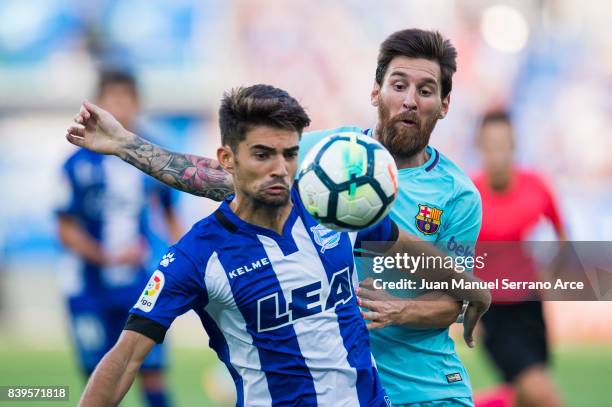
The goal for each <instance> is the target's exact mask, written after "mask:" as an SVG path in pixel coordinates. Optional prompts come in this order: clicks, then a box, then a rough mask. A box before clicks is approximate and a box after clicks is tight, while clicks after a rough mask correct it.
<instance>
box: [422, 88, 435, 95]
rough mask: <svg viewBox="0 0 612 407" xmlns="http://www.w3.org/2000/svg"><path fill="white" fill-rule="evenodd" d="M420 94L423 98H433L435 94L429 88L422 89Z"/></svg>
mask: <svg viewBox="0 0 612 407" xmlns="http://www.w3.org/2000/svg"><path fill="white" fill-rule="evenodd" d="M419 93H420V94H421V96H431V95H432V94H433V92H432V91H431V90H430V89H427V88H422V89H421V90H420V91H419Z"/></svg>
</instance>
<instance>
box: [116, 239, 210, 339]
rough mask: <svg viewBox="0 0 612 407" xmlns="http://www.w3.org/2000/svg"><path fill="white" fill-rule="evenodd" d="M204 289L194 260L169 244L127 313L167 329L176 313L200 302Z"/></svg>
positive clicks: (180, 312) (201, 301) (202, 299)
mask: <svg viewBox="0 0 612 407" xmlns="http://www.w3.org/2000/svg"><path fill="white" fill-rule="evenodd" d="M201 281H202V283H200V282H201ZM204 293H205V289H204V287H203V278H202V279H200V278H199V275H198V269H197V267H196V265H195V263H194V262H193V261H192V260H191V258H190V257H189V256H188V255H186V254H185V253H184V252H183V251H181V250H180V249H178V248H177V247H176V246H172V247H171V248H170V249H169V250H168V252H167V253H166V254H165V255H164V256H163V257H162V259H161V261H160V262H159V267H158V268H157V270H155V272H154V273H153V274H152V275H151V278H150V279H149V282H148V283H147V285H146V286H145V288H144V290H143V291H142V294H141V295H140V297H139V298H138V301H137V302H136V304H135V305H134V307H133V308H132V309H131V310H130V314H133V315H137V316H141V317H145V318H147V319H150V320H152V321H155V322H157V323H158V324H160V325H162V326H164V327H165V328H166V329H167V328H169V327H170V325H171V324H172V322H173V321H174V319H175V318H177V317H178V316H180V315H182V314H184V313H186V312H187V311H189V310H190V309H192V308H195V307H196V306H198V305H199V304H202V305H204V304H203V301H204V300H205V299H204V298H203V296H204ZM126 329H129V327H128V326H126ZM142 333H143V334H145V335H146V333H144V332H142ZM152 339H155V338H152Z"/></svg>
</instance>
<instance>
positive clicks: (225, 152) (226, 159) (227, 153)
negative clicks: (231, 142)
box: [217, 146, 234, 175]
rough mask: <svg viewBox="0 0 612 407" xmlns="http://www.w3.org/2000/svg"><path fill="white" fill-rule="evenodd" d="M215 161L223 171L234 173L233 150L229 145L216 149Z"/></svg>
mask: <svg viewBox="0 0 612 407" xmlns="http://www.w3.org/2000/svg"><path fill="white" fill-rule="evenodd" d="M217 161H219V164H221V166H222V167H223V169H224V170H225V171H227V172H229V173H230V174H232V175H233V174H234V152H233V151H232V149H231V148H230V146H222V147H219V148H218V149H217Z"/></svg>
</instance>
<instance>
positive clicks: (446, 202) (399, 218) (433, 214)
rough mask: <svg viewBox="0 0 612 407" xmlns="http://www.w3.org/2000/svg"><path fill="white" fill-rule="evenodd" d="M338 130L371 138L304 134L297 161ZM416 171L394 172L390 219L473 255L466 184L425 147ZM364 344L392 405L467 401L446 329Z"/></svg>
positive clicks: (476, 220)
mask: <svg viewBox="0 0 612 407" xmlns="http://www.w3.org/2000/svg"><path fill="white" fill-rule="evenodd" d="M343 131H352V132H357V133H362V134H366V135H369V136H371V135H372V134H371V133H372V131H371V130H364V129H361V128H359V127H355V126H344V127H338V128H335V129H331V130H323V131H314V132H309V133H304V135H303V136H302V140H301V141H300V162H301V160H302V159H303V158H304V156H305V155H306V153H307V152H308V150H310V149H311V148H312V147H313V146H314V145H315V144H316V143H317V142H318V141H320V140H321V139H322V138H324V137H326V136H328V135H331V134H334V133H338V132H343ZM427 152H428V153H429V160H428V161H427V162H426V163H425V164H423V165H422V166H420V167H414V168H404V169H401V170H399V189H398V196H397V200H396V201H395V203H394V205H393V208H392V209H391V218H392V219H393V220H394V221H395V223H397V225H398V226H399V227H400V228H401V229H403V230H405V231H406V232H408V233H411V234H413V235H416V236H418V237H419V238H421V239H423V240H426V241H429V242H431V243H432V244H435V245H436V246H437V247H439V248H440V249H442V250H444V251H445V252H447V253H448V254H449V255H467V253H468V252H473V250H474V245H475V242H476V240H477V238H478V233H479V231H480V224H481V219H482V204H481V200H480V194H479V193H478V191H477V190H476V187H475V186H474V184H472V181H471V180H470V179H469V178H468V177H467V176H466V175H465V174H464V173H463V172H462V171H461V170H460V169H459V168H458V167H457V166H456V165H455V164H453V163H452V162H451V161H450V160H449V159H448V158H446V157H445V156H443V155H442V154H440V152H438V151H437V150H436V149H434V148H432V147H431V146H428V147H427ZM370 344H371V347H372V353H373V354H374V358H375V359H376V364H377V366H378V371H379V373H380V377H381V381H382V384H383V387H384V388H385V390H386V391H387V394H388V396H389V398H390V399H391V401H392V402H393V404H395V405H398V404H408V403H418V402H424V401H432V400H441V399H448V398H456V397H471V395H472V389H471V384H470V380H469V377H468V375H467V372H466V370H465V367H464V366H463V364H462V363H461V361H460V360H459V357H458V356H457V353H456V352H455V344H454V342H453V340H452V339H451V338H450V337H449V336H448V328H446V329H410V328H406V327H400V326H388V327H386V328H383V329H375V330H372V331H370Z"/></svg>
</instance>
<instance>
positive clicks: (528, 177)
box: [514, 167, 548, 187]
mask: <svg viewBox="0 0 612 407" xmlns="http://www.w3.org/2000/svg"><path fill="white" fill-rule="evenodd" d="M514 172H515V174H516V175H517V176H519V177H521V179H522V180H523V181H527V182H528V183H530V184H532V185H534V184H535V185H537V186H542V187H547V186H548V182H546V180H545V179H544V177H543V176H542V175H540V174H538V173H537V172H536V171H533V170H528V169H525V168H520V167H519V168H515V169H514Z"/></svg>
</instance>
